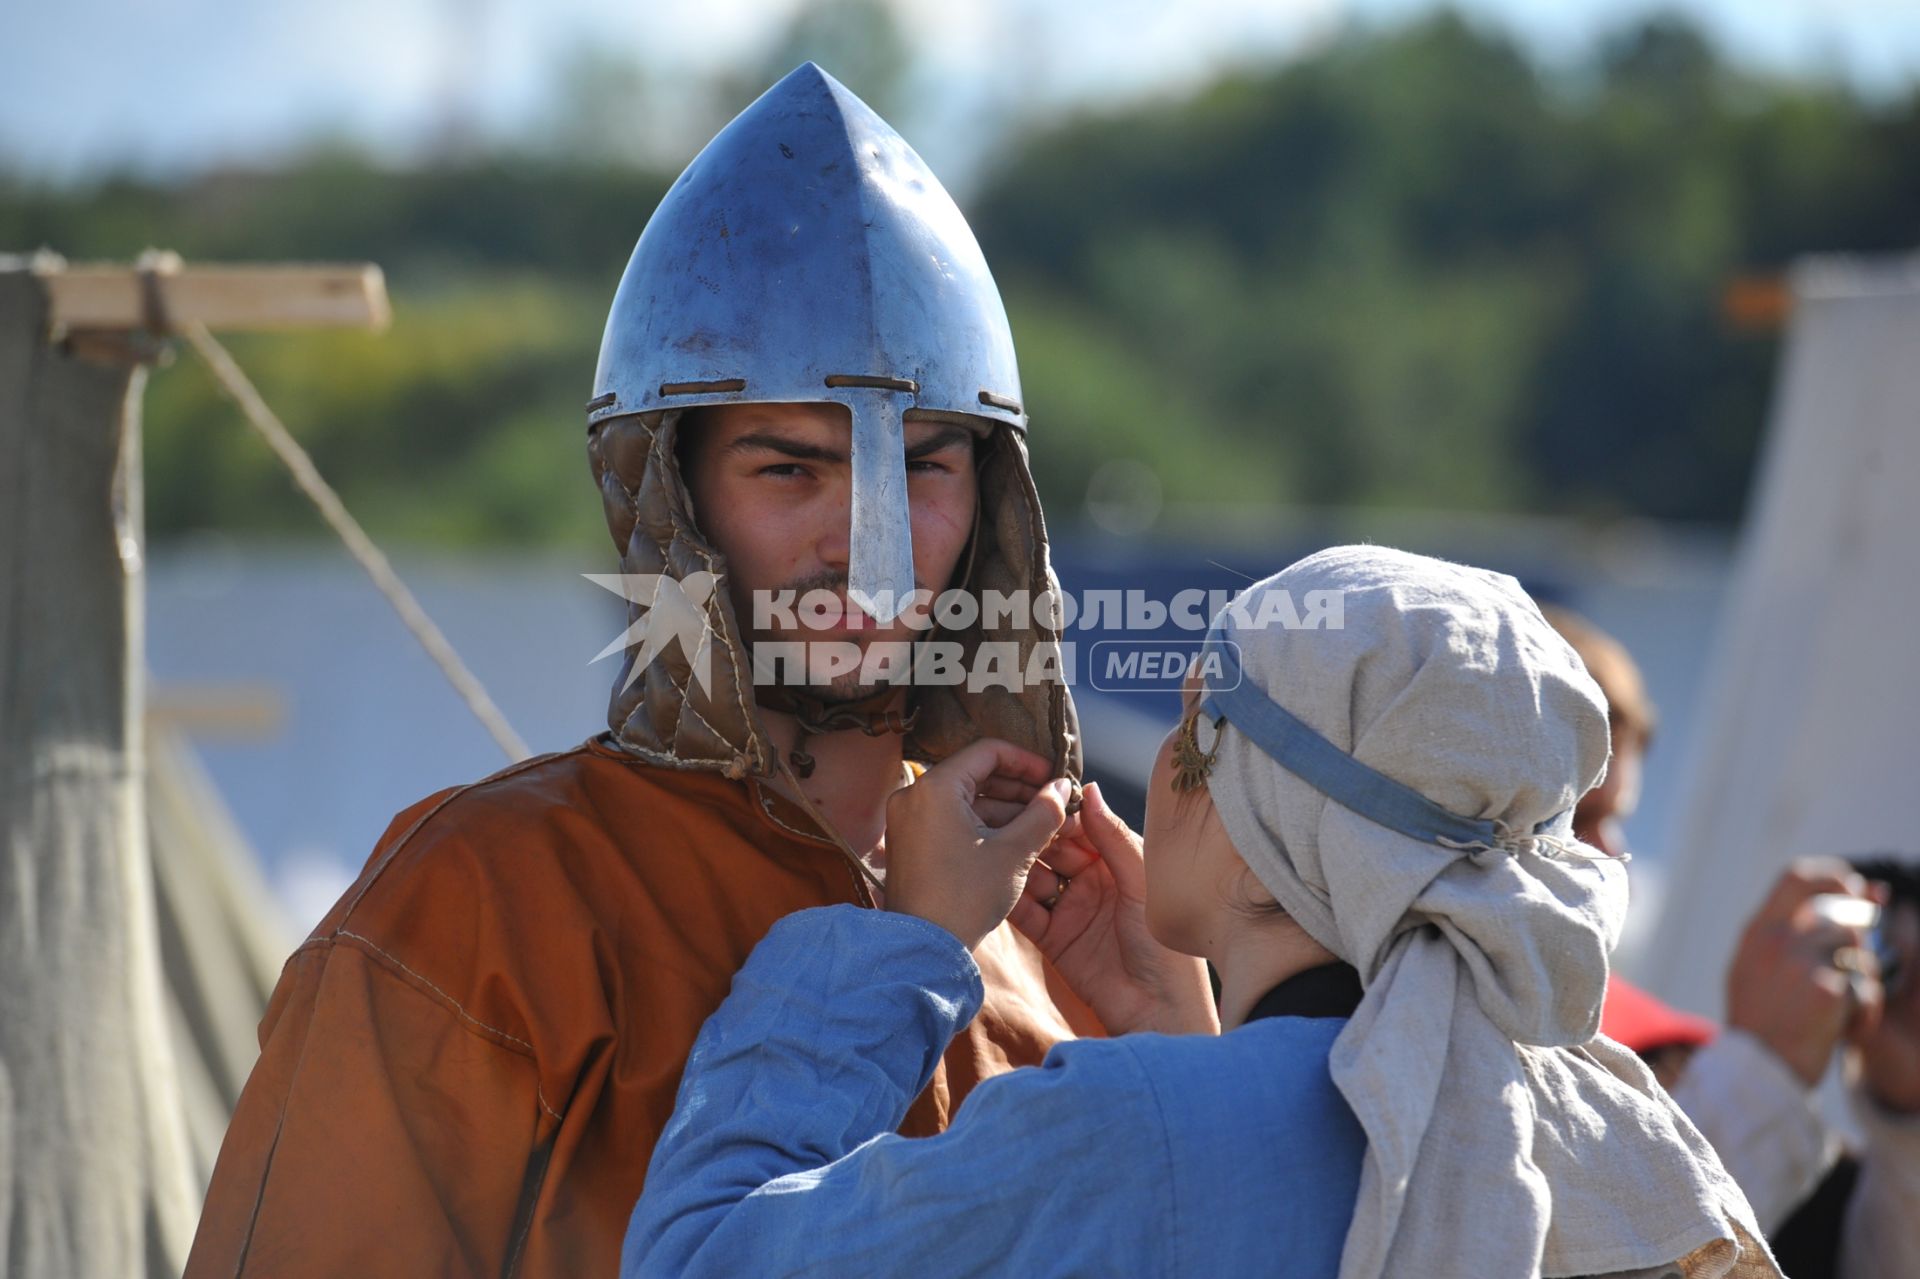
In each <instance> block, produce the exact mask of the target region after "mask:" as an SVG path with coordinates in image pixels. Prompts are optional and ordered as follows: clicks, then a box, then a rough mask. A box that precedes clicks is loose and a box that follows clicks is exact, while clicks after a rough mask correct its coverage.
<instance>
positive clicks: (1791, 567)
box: [1644, 258, 1920, 1015]
mask: <svg viewBox="0 0 1920 1279" xmlns="http://www.w3.org/2000/svg"><path fill="white" fill-rule="evenodd" d="M1792 294H1793V309H1792V320H1791V325H1790V328H1789V331H1788V339H1787V343H1786V350H1785V356H1784V359H1783V362H1782V366H1781V374H1780V379H1779V384H1778V389H1777V391H1776V398H1775V404H1774V408H1773V415H1772V422H1771V425H1770V428H1769V435H1768V439H1767V441H1766V446H1765V453H1764V456H1763V459H1762V462H1761V467H1760V471H1759V476H1758V479H1757V481H1756V487H1755V490H1754V497H1753V501H1752V503H1751V507H1750V513H1749V515H1748V520H1747V527H1746V529H1745V531H1744V534H1743V537H1742V543H1741V547H1740V551H1739V554H1738V556H1737V558H1736V564H1735V570H1734V572H1735V578H1734V583H1733V588H1732V591H1731V593H1730V595H1729V598H1728V604H1727V607H1726V611H1725V613H1724V615H1723V617H1722V620H1721V623H1720V628H1719V632H1718V635H1717V638H1716V640H1715V648H1714V660H1713V662H1712V664H1711V667H1710V669H1711V672H1712V674H1711V678H1710V681H1709V683H1708V685H1707V687H1706V689H1705V690H1704V693H1703V697H1704V704H1703V706H1702V710H1701V719H1700V727H1699V733H1698V738H1697V742H1698V745H1697V747H1696V750H1695V751H1694V753H1693V756H1692V758H1691V759H1690V760H1689V761H1687V763H1686V765H1685V766H1684V771H1683V774H1682V781H1683V783H1684V784H1683V787H1682V794H1683V799H1682V800H1681V804H1680V809H1679V812H1678V815H1677V817H1676V820H1675V822H1674V824H1673V827H1672V829H1671V832H1670V834H1669V837H1668V840H1667V847H1668V849H1669V850H1670V858H1671V870H1670V873H1669V875H1668V878H1667V882H1666V891H1665V893H1664V894H1663V897H1662V901H1661V904H1660V914H1659V918H1658V921H1657V923H1656V925H1655V928H1654V932H1653V937H1652V940H1651V944H1650V945H1649V947H1648V950H1647V953H1646V956H1645V960H1646V963H1645V966H1644V975H1645V977H1646V979H1647V983H1648V984H1649V985H1650V986H1651V987H1652V988H1653V989H1654V990H1656V991H1657V992H1658V993H1659V994H1661V995H1662V996H1664V997H1665V998H1667V999H1669V1000H1671V1001H1673V1002H1674V1003H1676V1004H1679V1005H1681V1006H1683V1007H1686V1008H1690V1009H1695V1010H1698V1011H1700V1012H1704V1013H1708V1014H1712V1015H1718V1014H1719V1013H1720V1012H1721V1011H1722V1004H1723V990H1722V986H1723V981H1724V974H1725V971H1726V965H1727V961H1728V959H1729V957H1730V956H1731V955H1732V953H1733V949H1734V945H1735V942H1736V941H1737V939H1738V934H1739V930H1740V928H1741V926H1742V924H1743V922H1744V921H1745V919H1746V918H1747V917H1748V915H1749V914H1751V912H1752V911H1753V909H1754V908H1755V907H1756V906H1757V905H1758V904H1759V902H1760V900H1761V898H1762V896H1763V895H1764V894H1765V893H1766V891H1767V889H1768V888H1769V886H1770V885H1771V884H1772V882H1773V880H1774V879H1775V877H1776V876H1777V875H1778V874H1779V872H1780V871H1781V870H1782V869H1783V868H1784V867H1785V866H1786V865H1787V863H1788V862H1789V861H1791V860H1792V859H1793V858H1795V857H1798V856H1802V855H1806V854H1816V853H1839V854H1855V853H1863V852H1872V851H1876V850H1886V851H1895V852H1903V853H1906V854H1908V855H1920V258H1914V259H1897V260H1880V261H1870V260H1842V259H1814V260H1809V261H1807V262H1805V263H1803V264H1802V265H1800V266H1799V267H1798V268H1797V269H1796V270H1795V271H1794V273H1793V277H1792Z"/></svg>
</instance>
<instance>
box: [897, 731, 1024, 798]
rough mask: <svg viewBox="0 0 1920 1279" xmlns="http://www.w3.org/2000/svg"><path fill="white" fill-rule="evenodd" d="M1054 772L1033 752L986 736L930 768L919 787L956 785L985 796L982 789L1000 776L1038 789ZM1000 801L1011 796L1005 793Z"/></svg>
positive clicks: (973, 793) (971, 792) (973, 794)
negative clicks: (949, 783) (933, 783)
mask: <svg viewBox="0 0 1920 1279" xmlns="http://www.w3.org/2000/svg"><path fill="white" fill-rule="evenodd" d="M1052 773H1053V766H1052V765H1050V764H1048V763H1047V761H1046V760H1044V759H1041V758H1040V757H1039V756H1038V755H1036V754H1034V753H1033V752H1032V751H1029V750H1022V749H1020V747H1018V746H1015V745H1014V744H1013V743H1012V742H1003V741H1001V740H999V739H998V738H995V737H983V738H981V739H980V740H979V741H977V742H974V743H973V744H972V745H970V746H966V747H963V748H962V749H960V750H957V751H955V752H954V753H953V754H952V755H949V756H948V757H947V758H946V759H943V760H941V761H940V762H939V763H938V764H935V765H934V766H933V767H932V768H929V769H928V770H927V772H926V776H924V777H922V778H921V779H920V782H919V783H918V784H920V785H924V784H926V783H927V782H930V781H933V782H952V783H954V784H956V785H958V786H960V787H962V788H963V789H964V791H965V793H966V794H967V795H968V797H969V798H971V797H972V796H975V795H979V794H983V793H984V791H983V790H982V788H983V787H985V786H986V784H987V782H988V781H989V780H990V779H992V778H994V777H996V776H998V777H1001V778H1004V779H1010V780H1012V781H1014V782H1025V783H1026V784H1028V785H1029V786H1036V787H1037V786H1039V785H1040V784H1041V783H1043V782H1045V781H1046V780H1047V778H1048V777H1049V776H1051V775H1052ZM996 798H1002V799H1004V798H1009V796H1007V795H1005V794H1001V795H997V796H996Z"/></svg>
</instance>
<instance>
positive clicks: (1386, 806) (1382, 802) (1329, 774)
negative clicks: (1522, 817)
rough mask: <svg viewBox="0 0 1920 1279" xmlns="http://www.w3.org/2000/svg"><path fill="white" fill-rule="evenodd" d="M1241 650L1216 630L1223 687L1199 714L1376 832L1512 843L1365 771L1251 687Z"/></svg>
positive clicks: (1547, 825)
mask: <svg viewBox="0 0 1920 1279" xmlns="http://www.w3.org/2000/svg"><path fill="white" fill-rule="evenodd" d="M1235 647H1236V646H1235V645H1234V644H1231V643H1228V642H1224V641H1223V640H1222V639H1221V636H1220V632H1219V629H1218V628H1215V630H1214V631H1213V633H1211V634H1209V635H1208V636H1207V643H1206V650H1205V651H1206V654H1207V655H1206V656H1204V657H1203V658H1202V659H1201V661H1202V663H1203V666H1202V669H1203V670H1206V671H1208V672H1213V671H1218V672H1219V680H1220V686H1219V687H1215V686H1214V684H1213V681H1212V680H1211V679H1210V680H1209V681H1208V687H1207V691H1206V693H1205V695H1204V696H1203V697H1202V698H1201V700H1200V709H1201V710H1203V711H1205V712H1206V713H1207V714H1209V715H1212V716H1214V717H1216V718H1219V717H1225V718H1226V719H1227V720H1229V721H1231V722H1232V724H1233V726H1234V727H1235V728H1237V729H1239V730H1240V731H1241V732H1242V733H1245V734H1246V736H1247V738H1248V740H1250V741H1251V742H1252V743H1253V744H1254V745H1255V746H1258V747H1259V748H1260V749H1261V750H1263V751H1265V752H1266V753H1267V754H1268V756H1270V757H1271V758H1272V759H1273V762H1274V763H1276V764H1278V765H1280V767H1282V768H1284V769H1286V770H1287V771H1288V772H1289V773H1292V774H1293V775H1294V776H1295V777H1298V778H1299V779H1300V780H1301V781H1303V782H1305V783H1307V785H1309V786H1311V787H1313V788H1314V789H1315V790H1317V791H1319V792H1321V793H1322V794H1324V795H1325V796H1326V797H1327V798H1328V799H1331V800H1332V801H1333V802H1334V803H1336V804H1339V805H1340V806H1341V807H1342V808H1345V809H1347V810H1348V811H1350V812H1353V813H1356V814H1358V815H1359V816H1361V817H1364V818H1366V819H1367V820H1368V821H1370V822H1373V823H1374V824H1375V825H1379V826H1384V827H1386V828H1387V829H1388V830H1391V831H1397V832H1398V833H1400V834H1402V835H1405V836H1406V837H1407V838H1409V839H1417V840H1420V841H1421V842H1422V843H1427V844H1440V845H1443V846H1446V847H1449V848H1469V849H1473V848H1498V847H1503V846H1507V845H1510V844H1511V843H1512V842H1513V836H1512V833H1511V832H1509V831H1507V830H1506V829H1505V828H1504V827H1503V826H1501V825H1500V824H1499V823H1497V822H1493V821H1487V820H1484V819H1480V818H1472V817H1462V816H1460V815H1459V814H1458V813H1453V812H1449V811H1448V810H1446V809H1444V808H1442V807H1440V805H1438V804H1436V803H1434V802H1433V801H1432V800H1430V799H1428V798H1427V797H1426V796H1425V795H1422V794H1421V793H1420V792H1419V791H1417V790H1414V789H1413V788H1412V787H1411V786H1403V785H1401V784H1400V783H1399V782H1396V781H1394V780H1393V778H1391V777H1388V776H1387V775H1386V774H1385V773H1381V772H1376V771H1375V770H1374V769H1371V768H1369V767H1367V766H1366V765H1365V764H1362V763H1361V762H1360V761H1359V760H1357V759H1355V758H1354V757H1353V756H1352V755H1349V754H1348V753H1347V752H1346V751H1343V750H1341V749H1340V748H1339V747H1338V746H1335V745H1334V744H1333V743H1332V742H1330V741H1328V740H1327V739H1326V738H1324V737H1322V736H1320V734H1318V733H1316V732H1314V731H1313V729H1311V728H1309V727H1308V726H1307V725H1306V723H1305V722H1304V721H1302V720H1300V719H1298V718H1296V717H1295V716H1294V715H1293V714H1292V712H1290V711H1288V710H1287V709H1286V708H1285V707H1283V706H1281V705H1280V704H1279V703H1278V702H1276V701H1274V700H1273V699H1272V698H1270V697H1268V696H1267V695H1266V694H1265V693H1264V692H1262V691H1261V690H1260V689H1259V688H1258V687H1256V686H1255V685H1253V684H1252V683H1250V682H1248V680H1247V679H1246V678H1245V677H1244V676H1243V675H1242V673H1241V670H1240V660H1239V658H1238V657H1237V656H1236V655H1235V653H1234V649H1235ZM1571 815H1572V814H1571V813H1570V812H1568V813H1561V814H1558V815H1557V816H1555V817H1553V818H1550V819H1549V820H1547V821H1544V822H1542V823H1540V825H1539V826H1538V827H1537V828H1536V830H1537V831H1547V830H1549V829H1551V828H1553V827H1556V826H1566V825H1568V824H1569V823H1568V822H1567V821H1566V819H1567V818H1569V817H1571Z"/></svg>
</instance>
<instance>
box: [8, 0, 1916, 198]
mask: <svg viewBox="0 0 1920 1279" xmlns="http://www.w3.org/2000/svg"><path fill="white" fill-rule="evenodd" d="M891 3H893V6H894V8H895V9H896V11H897V12H898V13H899V15H900V17H901V19H902V21H903V23H904V24H905V26H906V28H907V30H908V32H909V35H910V37H911V39H912V40H913V42H914V45H915V48H916V50H917V51H918V53H919V55H920V57H921V58H922V60H923V63H924V65H925V66H926V67H927V68H929V69H930V70H931V71H932V72H933V73H934V74H935V75H937V76H951V77H952V81H951V83H953V84H955V85H956V86H965V85H969V84H972V85H978V84H981V83H986V82H992V83H1000V84H1006V85H1014V86H1017V88H1018V89H1019V91H1020V92H1021V93H1022V94H1023V95H1024V97H1025V99H1026V100H1027V101H1028V103H1029V104H1030V105H1032V106H1034V107H1037V108H1040V109H1047V108H1058V107H1061V106H1068V105H1073V104H1079V103H1085V102H1089V101H1099V100H1102V99H1111V98H1128V97H1135V96H1141V95H1150V94H1154V93H1169V92H1178V91H1179V90H1180V89H1181V88H1183V87H1185V86H1187V85H1190V84H1192V83H1194V82H1196V81H1198V80H1200V79H1203V78H1204V77H1205V76H1207V75H1208V74H1210V73H1212V72H1213V71H1215V70H1217V69H1219V68H1220V67H1222V66H1225V65H1230V64H1233V63H1235V62H1239V61H1259V60H1271V59H1274V58H1277V57H1284V56H1286V55H1288V54H1290V53H1297V52H1299V51H1301V50H1304V49H1309V48H1311V47H1312V46H1313V45H1314V43H1315V42H1317V41H1323V40H1325V39H1327V38H1328V36H1329V35H1330V33H1332V32H1334V31H1337V30H1338V29H1340V27H1341V26H1342V25H1343V24H1344V23H1347V22H1349V21H1354V20H1359V21H1376V22H1378V21H1393V20H1396V19H1399V18H1402V17H1405V16H1407V15H1409V14H1414V13H1417V12H1420V11H1423V10H1427V9H1430V8H1432V7H1434V6H1433V5H1432V4H1431V3H1430V0H1183V2H1182V3H1177V4H1174V3H1147V2H1145V0H973V2H972V3H968V4H956V3H953V2H952V0H891ZM797 4H798V0H117V2H115V0H61V2H58V3H29V4H26V5H22V6H19V7H18V8H17V9H16V12H14V13H13V14H12V15H11V19H12V20H11V22H10V23H9V27H10V32H9V34H10V38H9V39H8V40H7V41H6V42H4V43H3V44H0V162H3V163H5V165H6V167H8V168H13V169H16V170H18V169H25V170H26V171H28V172H30V173H34V174H36V175H41V176H47V177H54V178H74V177H85V176H86V175H88V174H90V173H94V172H98V171H101V170H103V169H106V168H110V167H114V166H118V165H132V166H135V167H138V168H141V169H145V170H148V171H155V172H162V173H165V172H177V171H182V170H191V169H194V168H199V167H203V166H206V165H209V164H213V163H218V162H221V161H228V160H242V161H246V160H261V159H268V158H271V157H272V156H273V155H274V154H276V153H278V152H281V151H284V150H285V149H286V148H288V147H289V146H295V145H299V144H302V143H304V142H307V141H310V140H312V139H313V138H315V137H317V136H323V135H329V136H345V137H350V138H354V139H356V140H358V141H360V142H362V143H364V144H367V145H371V146H373V147H375V148H377V149H380V150H383V151H385V152H387V153H389V154H392V155H395V156H396V157H404V156H406V155H407V154H409V153H410V152H412V151H415V150H417V149H418V148H419V147H420V146H421V145H422V140H423V139H424V138H426V137H429V136H431V135H432V134H433V131H434V129H435V126H436V125H437V124H438V123H439V122H441V121H444V120H445V119H447V118H448V116H449V114H450V113H458V114H459V115H460V116H461V118H462V119H464V120H466V121H468V122H469V123H470V124H472V125H474V126H475V127H477V128H478V129H479V130H480V131H481V132H482V133H483V134H485V135H489V136H495V137H502V138H525V137H527V136H529V134H530V133H531V132H533V131H537V129H538V127H539V123H540V121H541V119H542V112H543V111H545V110H547V109H548V106H547V104H548V103H549V102H550V100H551V96H552V89H553V82H554V74H555V68H556V67H557V66H558V65H560V64H561V63H562V61H563V60H564V59H565V58H566V57H568V56H569V55H571V54H577V53H578V52H579V51H580V50H582V49H585V48H592V49H594V50H597V51H599V52H601V53H603V54H607V55H610V56H613V57H631V58H633V59H636V60H637V61H638V62H640V63H641V64H642V65H643V66H644V67H645V68H646V69H647V70H648V71H649V73H651V74H654V75H656V76H659V77H663V78H668V79H671V78H672V77H675V76H684V77H697V76H702V75H706V74H709V73H712V72H715V71H720V70H725V69H728V68H732V67H740V66H743V65H753V64H755V63H756V61H757V60H758V59H759V58H760V57H762V56H764V50H765V49H766V47H767V45H768V44H769V43H770V42H771V41H772V40H773V39H774V37H775V36H776V34H777V33H778V32H779V31H780V30H782V29H783V28H784V26H785V24H786V23H787V21H788V20H789V18H790V17H791V15H792V13H793V12H794V10H795V9H796V7H797ZM1456 7H1458V8H1461V9H1463V10H1464V11H1466V12H1468V13H1469V14H1472V15H1476V16H1478V17H1481V18H1484V19H1486V20H1487V21H1489V22H1491V23H1493V24H1495V25H1498V26H1503V27H1505V28H1507V29H1509V30H1511V31H1513V32H1514V33H1516V34H1517V35H1519V36H1520V37H1521V38H1522V39H1523V40H1524V41H1526V42H1527V43H1528V44H1529V45H1531V46H1532V47H1534V48H1535V49H1537V50H1538V51H1540V52H1541V53H1542V54H1543V55H1544V56H1546V57H1548V58H1549V59H1556V60H1559V59H1566V58H1570V57H1573V56H1575V55H1577V53H1578V52H1579V51H1581V50H1582V49H1584V48H1586V47H1587V46H1588V45H1589V43H1590V41H1591V40H1592V38H1593V36H1594V35H1595V33H1597V32H1601V31H1606V30H1610V29H1614V28H1617V27H1619V26H1620V25H1622V24H1624V23H1626V22H1628V21H1630V20H1631V19H1632V18H1634V17H1635V16H1636V15H1639V14H1644V13H1646V12H1648V11H1650V10H1653V9H1656V8H1671V9H1676V10H1679V11H1681V12H1684V13H1686V14H1689V15H1691V16H1693V17H1694V18H1695V19H1696V20H1697V21H1698V22H1700V24H1701V25H1703V26H1704V27H1706V28H1707V29H1708V30H1709V31H1710V32H1711V33H1712V34H1713V35H1714V36H1715V37H1716V38H1717V39H1718V40H1719V42H1720V43H1721V44H1722V45H1723V47H1725V48H1726V49H1727V50H1729V51H1730V52H1731V53H1732V54H1733V55H1734V56H1736V57H1738V58H1740V59H1741V60H1743V61H1745V62H1747V63H1749V64H1751V65H1755V66H1758V67H1762V68H1768V69H1774V70H1780V71H1785V72H1791V73H1801V74H1816V75H1825V76H1832V77H1843V78H1845V79H1847V80H1849V81H1851V82H1852V83H1854V84H1856V85H1858V86H1859V87H1860V88H1861V89H1862V90H1863V91H1864V92H1867V93H1870V94H1876V95H1877V94H1886V93H1893V92H1899V91H1901V90H1902V89H1904V88H1905V87H1906V86H1908V85H1910V84H1912V83H1913V82H1914V81H1915V80H1916V79H1920V3H1915V2H1914V0H1819V2H1817V3H1816V2H1815V0H1674V2H1673V3H1669V4H1667V5H1654V4H1648V3H1639V2H1637V0H1557V2H1556V0H1461V3H1459V4H1457V5H1456ZM829 69H831V68H829ZM983 73H984V74H983ZM996 77H997V79H996ZM943 96H946V95H943ZM952 96H953V97H954V99H955V101H960V100H963V99H964V98H965V93H964V92H959V93H956V94H955V95H952ZM970 118H972V117H970V116H969V115H968V114H967V111H966V110H963V109H958V108H954V109H949V110H947V111H946V113H945V114H944V115H943V114H941V113H940V112H938V111H936V112H930V113H929V114H928V123H926V124H925V125H924V126H923V128H924V130H925V136H920V137H916V138H914V141H915V142H916V143H917V144H919V146H920V148H921V150H922V151H923V152H925V153H926V154H927V157H928V159H929V161H931V162H933V163H934V165H935V167H936V168H937V169H938V168H941V167H942V163H943V160H944V161H946V162H947V163H950V164H959V165H963V164H964V163H965V161H966V158H967V157H966V154H965V153H966V151H967V148H968V145H969V136H968V135H969V134H970V132H973V131H971V130H969V128H968V127H967V121H968V120H969V119H970ZM657 132H658V129H657V128H656V133H657ZM656 142H657V143H658V144H659V145H662V146H663V147H664V149H666V150H668V151H670V152H671V151H679V150H681V149H683V148H684V147H685V146H686V145H688V143H689V140H688V139H686V138H682V137H675V136H669V137H667V138H666V140H665V141H664V142H660V141H659V139H657V138H656Z"/></svg>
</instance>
